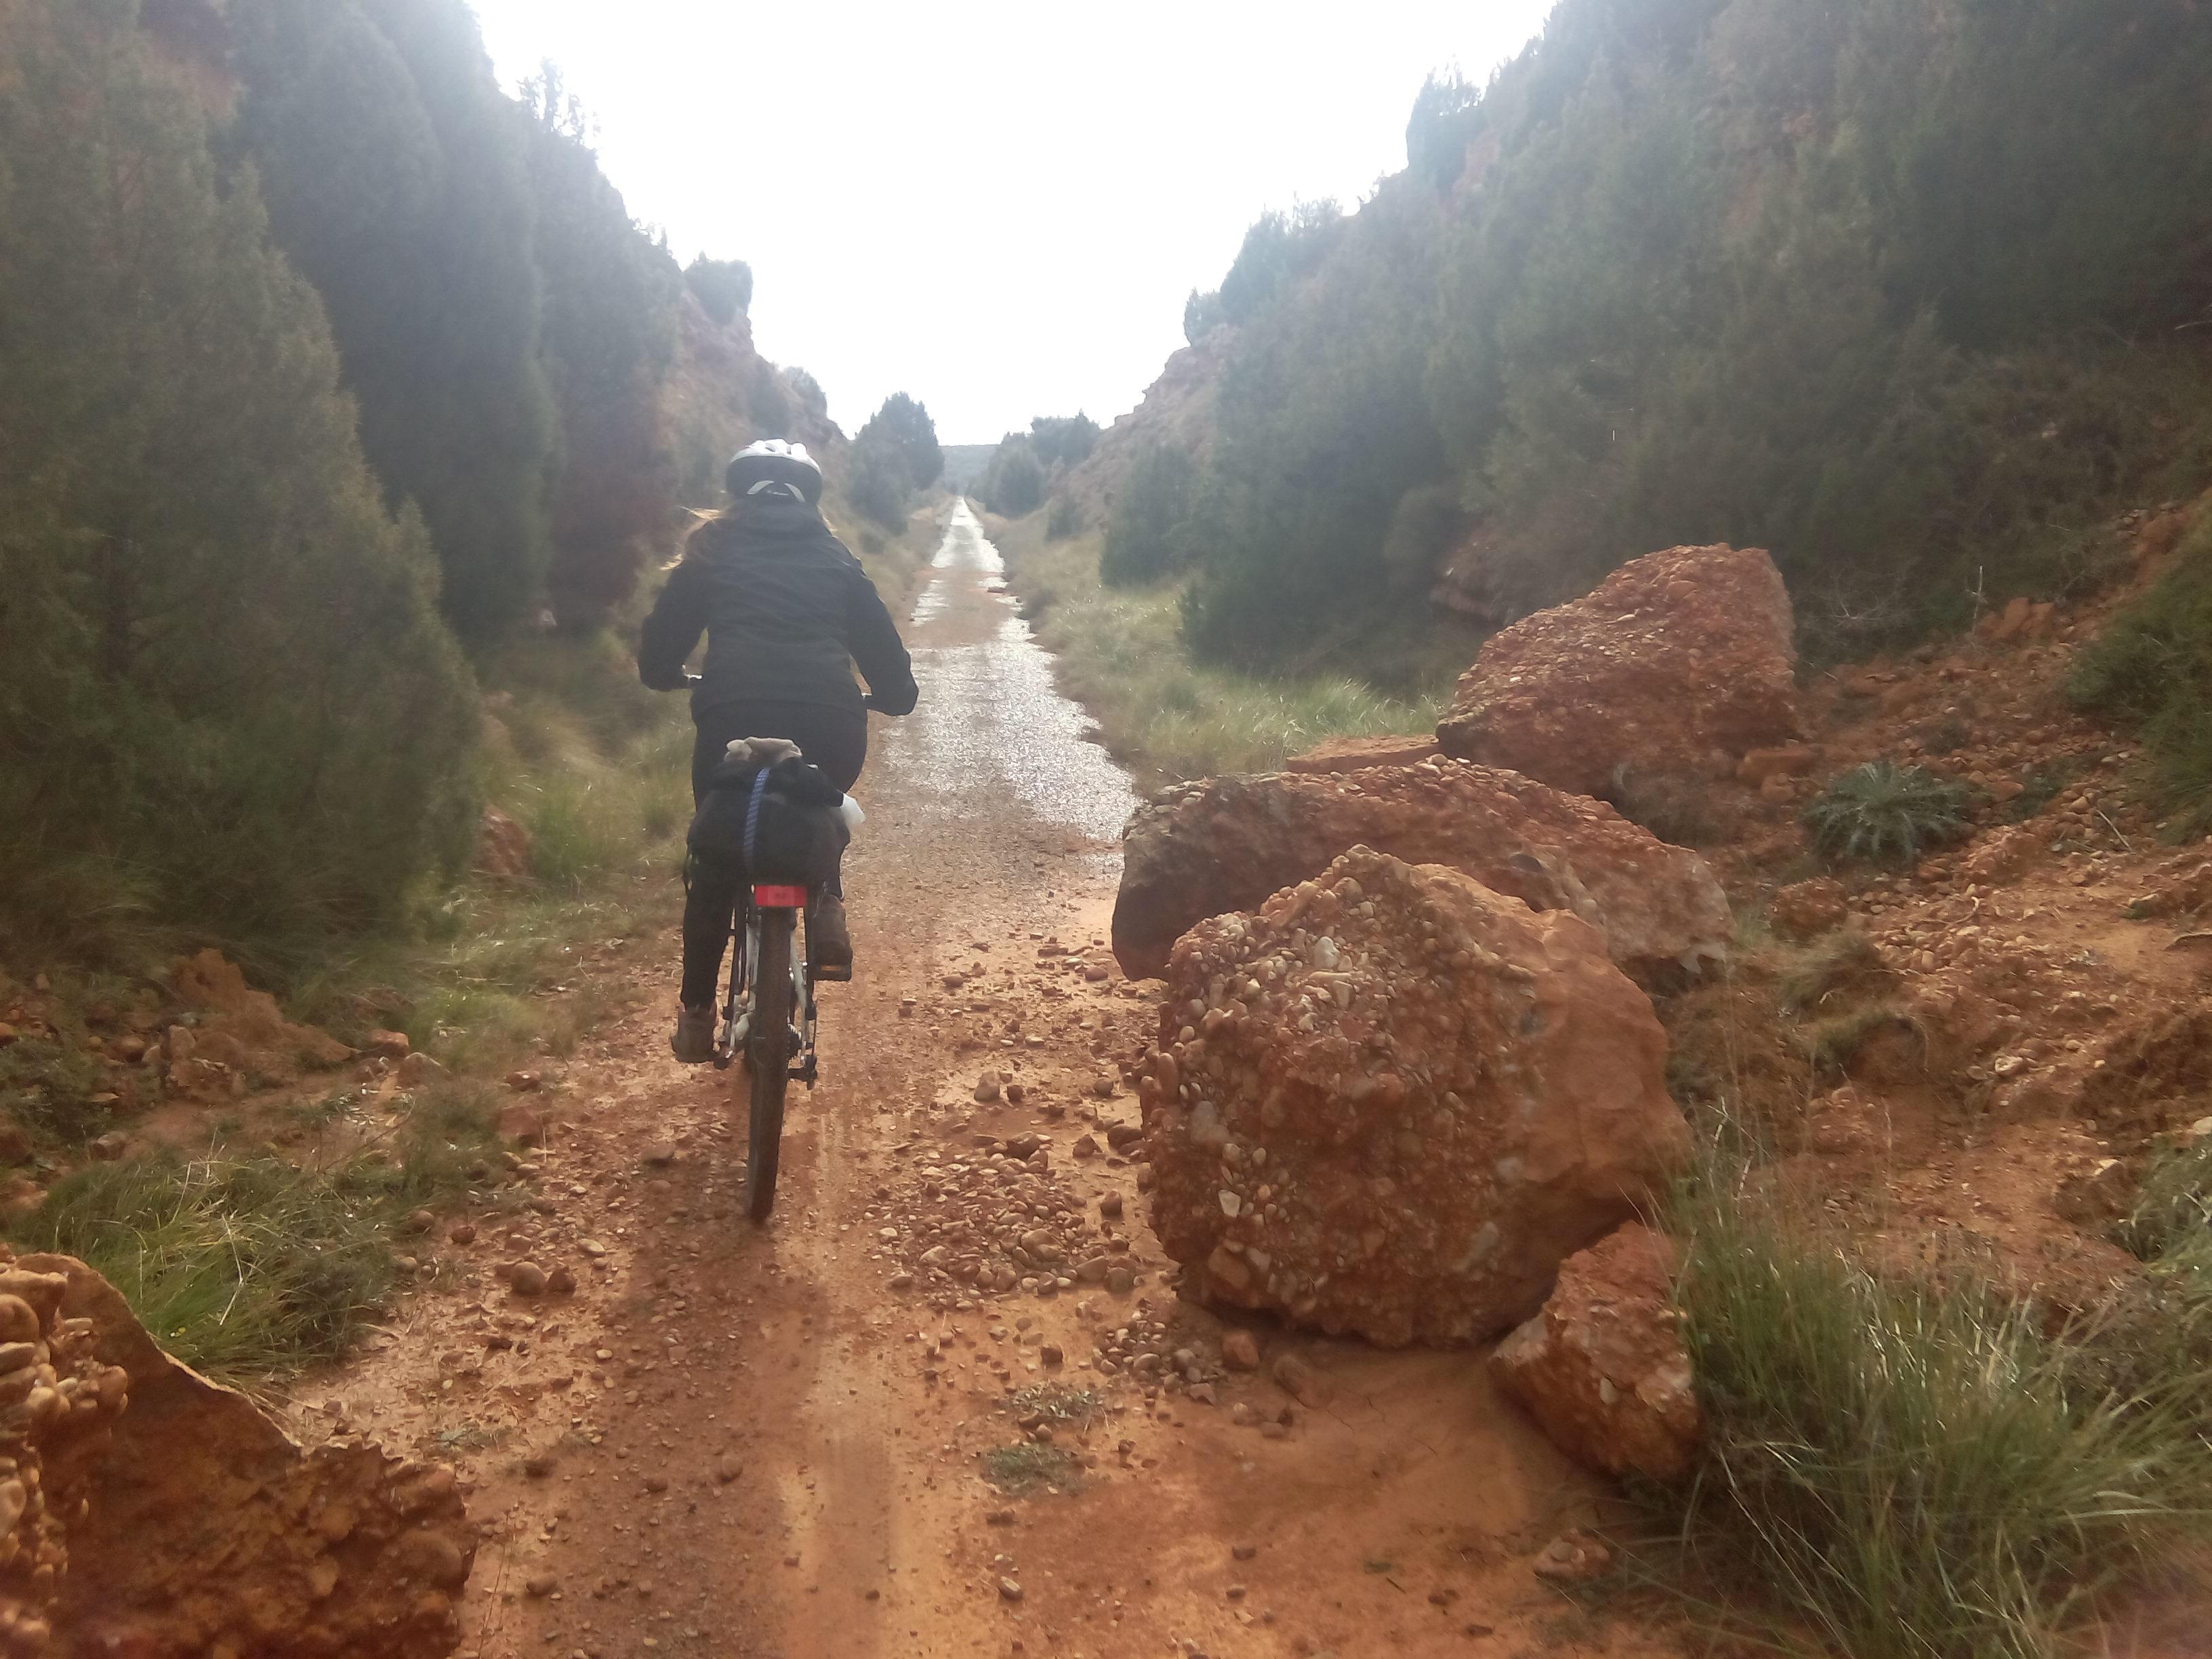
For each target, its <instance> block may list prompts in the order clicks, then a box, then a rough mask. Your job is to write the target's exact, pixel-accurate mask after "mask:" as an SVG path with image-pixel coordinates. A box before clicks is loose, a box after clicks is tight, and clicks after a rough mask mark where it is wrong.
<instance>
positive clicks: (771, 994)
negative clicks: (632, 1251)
mask: <svg viewBox="0 0 2212 1659" xmlns="http://www.w3.org/2000/svg"><path fill="white" fill-rule="evenodd" d="M791 925H792V913H791V912H790V911H788V910H763V911H762V912H761V918H760V963H759V965H758V968H757V970H756V973H755V975H754V979H753V1019H752V1030H751V1033H750V1035H749V1036H747V1038H746V1040H745V1042H746V1047H747V1049H748V1050H749V1055H748V1057H749V1058H750V1060H751V1062H752V1124H751V1137H750V1142H749V1145H748V1147H747V1152H746V1157H745V1208H746V1209H747V1210H748V1211H749V1212H750V1213H751V1215H752V1218H753V1219H754V1220H755V1221H766V1220H767V1219H768V1217H769V1211H770V1210H772V1209H774V1208H775V1171H776V1163H777V1159H778V1158H779V1157H780V1156H781V1152H782V1151H783V1095H784V1091H785V1090H786V1089H787V1088H788V1087H789V1086H790V1084H791V933H792V926H791Z"/></svg>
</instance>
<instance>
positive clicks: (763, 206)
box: [473, 0, 1549, 443]
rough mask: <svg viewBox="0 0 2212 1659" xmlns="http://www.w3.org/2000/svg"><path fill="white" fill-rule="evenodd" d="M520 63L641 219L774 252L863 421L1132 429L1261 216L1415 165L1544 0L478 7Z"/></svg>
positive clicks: (838, 407) (770, 338)
mask: <svg viewBox="0 0 2212 1659" xmlns="http://www.w3.org/2000/svg"><path fill="white" fill-rule="evenodd" d="M473 3H474V4H475V6H476V9H477V14H478V15H479V16H480V17H481V19H482V21H483V28H484V35H485V40H486V43H487V44H488V45H489V47H490V48H491V52H492V56H493V58H494V61H495V63H496V64H497V65H498V70H499V74H500V77H501V80H502V81H503V82H506V83H507V85H508V86H509V87H510V88H512V86H513V84H514V82H517V81H519V80H520V78H521V77H522V76H525V75H527V74H529V73H531V72H532V71H533V70H535V69H536V67H537V65H538V63H539V62H540V60H542V59H545V58H550V59H552V60H553V61H555V62H556V63H557V64H560V65H561V67H562V71H563V72H564V74H565V75H566V76H567V77H568V85H569V88H570V89H571V90H573V91H574V92H575V93H576V94H579V95H580V97H581V98H582V99H583V100H584V101H585V102H586V105H587V106H589V108H590V110H591V112H592V116H593V118H595V119H596V120H597V121H598V123H599V153H600V156H601V160H602V161H603V163H604V165H605V168H606V171H607V173H608V175H609V176H610V177H611V178H612V179H613V180H614V181H615V183H616V184H617V185H619V186H620V187H621V189H622V190H623V193H624V195H625V196H626V197H628V199H629V209H630V212H631V213H632V215H633V216H635V217H636V218H638V219H640V220H641V221H642V222H646V223H647V224H651V225H657V226H659V227H660V228H663V229H665V231H666V232H667V234H668V237H669V240H670V242H671V245H672V246H673V247H674V249H675V251H676V252H677V254H678V256H679V257H680V258H684V259H685V260H686V261H688V260H689V259H690V257H691V256H692V255H693V254H694V253H696V252H702V251H704V252H708V253H709V254H712V255H714V257H716V258H740V259H744V260H745V261H747V262H748V263H749V264H750V265H751V266H752V268H753V278H754V293H753V307H752V317H753V326H754V331H755V333H756V335H757V338H758V340H759V343H760V347H761V349H762V350H763V352H764V353H766V354H767V355H768V356H770V357H772V358H774V359H775V361H777V362H782V363H797V364H799V365H802V366H804V367H805V368H807V369H809V370H810V371H811V372H812V373H813V374H814V375H815V376H816V377H817V379H818V380H821V382H822V384H823V386H824V387H825V388H826V389H827V390H828V392H829V405H830V412H831V414H832V415H833V416H835V417H836V419H837V420H838V421H839V422H841V423H842V424H843V425H844V427H845V428H846V429H847V430H848V431H851V430H854V429H855V428H858V427H859V425H860V422H862V421H863V420H865V419H866V416H868V414H869V413H870V412H871V411H872V410H873V409H874V408H875V407H876V405H877V404H879V403H881V402H882V400H883V399H884V398H885V397H886V396H888V395H889V394H890V393H891V392H897V391H907V392H912V393H913V394H914V395H915V396H916V397H918V398H921V399H922V400H923V401H924V402H925V403H927V404H928V405H929V408H930V411H931V413H932V414H933V416H935V417H936V421H937V427H938V431H939V435H940V436H941V437H942V438H943V439H944V440H945V441H946V442H948V443H981V442H987V441H994V440H995V439H996V438H997V437H998V436H999V435H1000V434H1001V433H1002V432H1005V431H1006V430H1008V429H1010V428H1015V427H1020V426H1025V425H1026V424H1027V423H1028V422H1029V419H1030V416H1033V415H1064V414H1072V413H1073V412H1074V411H1075V410H1077V409H1078V408H1081V409H1084V410H1087V411H1088V412H1089V413H1090V414H1091V416H1094V417H1096V418H1097V419H1098V420H1099V421H1101V422H1109V421H1110V420H1111V419H1112V417H1113V416H1115V415H1116V414H1119V413H1120V412H1121V411H1122V410H1126V409H1128V408H1130V407H1132V406H1133V404H1135V402H1136V401H1137V399H1138V398H1139V396H1141V395H1142V393H1143V391H1144V388H1145V387H1146V386H1148V385H1149V384H1151V382H1152V380H1153V378H1154V377H1155V376H1156V375H1157V374H1158V372H1159V368H1160V365H1161V363H1162V362H1164V360H1165V358H1166V356H1167V355H1168V354H1169V353H1170V351H1172V350H1174V349H1176V347H1177V346H1179V345H1181V344H1182V307H1183V300H1184V297H1185V296H1186V295H1188V293H1189V292H1190V290H1191V289H1193V288H1194V287H1197V288H1208V289H1210V288H1212V287H1214V286H1215V285H1216V284H1217V283H1218V282H1219V281H1220V279H1221V275H1222V272H1223V271H1224V270H1226V269H1227V268H1228V264H1229V262H1230V260H1231V258H1234V257H1235V254H1236V252H1237V243H1238V242H1239V240H1241V239H1242V237H1243V233H1244V228H1245V227H1246V226H1247V225H1248V224H1249V223H1250V222H1251V221H1252V220H1253V219H1255V217H1257V216H1259V215H1260V213H1261V212H1262V211H1263V210H1266V209H1268V208H1271V207H1285V206H1288V205H1290V204H1291V203H1292V202H1293V201H1296V200H1297V199H1300V198H1304V199H1313V198H1316V197H1330V196H1333V197H1337V198H1338V199H1340V201H1342V202H1343V203H1344V204H1346V206H1347V207H1350V206H1352V205H1353V204H1355V203H1356V202H1357V201H1358V198H1359V197H1361V196H1362V195H1363V194H1364V193H1365V192H1366V191H1367V190H1368V189H1369V188H1370V186H1371V185H1373V183H1374V181H1375V180H1376V179H1377V178H1378V177H1380V176H1381V175H1382V174H1383V173H1390V172H1395V171H1396V170H1397V169H1398V168H1400V167H1403V166H1404V165H1405V127H1406V117H1407V112H1408V111H1409V109H1410V108H1411V107H1412V105H1413V95H1414V94H1415V93H1416V92H1417V91H1419V88H1420V84H1421V81H1422V77H1423V76H1425V75H1426V74H1427V73H1428V72H1429V71H1430V70H1432V69H1437V68H1440V67H1443V66H1446V65H1449V64H1457V65H1459V66H1460V68H1461V69H1462V70H1463V71H1464V72H1465V73H1467V74H1468V76H1469V77H1470V78H1473V79H1477V80H1480V79H1482V78H1485V77H1486V76H1487V75H1488V74H1489V71H1490V70H1491V69H1492V68H1493V67H1494V66H1495V65H1496V64H1498V63H1499V62H1501V61H1503V60H1504V59H1505V58H1509V57H1510V56H1512V55H1513V54H1514V53H1516V52H1518V51H1519V50H1520V49H1521V47H1522V46H1523V45H1524V44H1525V43H1526V42H1527V41H1528V40H1529V39H1530V37H1532V36H1533V35H1534V34H1535V33H1537V32H1538V30H1539V29H1540V28H1541V26H1542V21H1543V17H1544V15H1545V13H1546V12H1547V10H1548V9H1549V0H1488V3H1485V0H1457V3H1443V0H1378V3H1370V4H1366V5H1350V6H1347V5H1341V4H1339V5H1328V6H1323V5H1316V4H1310V3H1304V0H1297V3H1277V4H1258V3H1246V0H1236V3H1224V0H1182V3H1179V4H1174V3H1168V4H1163V3H1155V0H1127V3H1118V4H1110V3H1109V4H1090V5H1080V6H1078V5H1066V4H1059V5H1054V4H1050V3H1046V4H1036V3H1027V4H1023V3H1002V0H973V3H963V0H952V3H948V4H945V5H939V6H921V5H895V6H879V5H877V4H874V3H870V0H854V3H848V4H845V5H842V6H808V5H805V4H795V3H794V4H785V5H780V6H773V7H771V6H765V5H760V4H757V3H749V0H473Z"/></svg>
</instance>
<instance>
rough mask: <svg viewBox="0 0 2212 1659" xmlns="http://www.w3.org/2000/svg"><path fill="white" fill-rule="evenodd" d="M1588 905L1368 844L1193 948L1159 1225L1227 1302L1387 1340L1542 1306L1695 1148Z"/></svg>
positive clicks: (1500, 1326)
mask: <svg viewBox="0 0 2212 1659" xmlns="http://www.w3.org/2000/svg"><path fill="white" fill-rule="evenodd" d="M1665 1051H1666V1040H1665V1036H1664V1035H1663V1033H1662V1030H1661V1029H1660V1026H1659V1024H1658V1021H1657V1019H1656V1017H1655V1016H1654V1014H1653V1013H1652V1011H1651V1006H1650V1001H1649V1000H1648V999H1647V998H1646V997H1645V996H1644V994H1643V993H1642V992H1641V991H1639V990H1638V989H1637V988H1636V987H1635V986H1634V985H1633V984H1632V983H1631V982H1630V981H1628V980H1627V979H1626V976H1624V975H1622V974H1621V973H1620V970H1619V969H1616V968H1615V967H1614V966H1613V964H1612V963H1611V962H1610V961H1609V960H1608V959H1607V956H1606V954H1605V951H1604V948H1603V943H1602V940H1601V937H1600V936H1599V934H1598V933H1596V932H1595V929H1593V928H1591V927H1589V925H1588V924H1587V923H1585V922H1583V921H1581V920H1579V919H1578V918H1577V917H1575V916H1572V915H1565V914H1563V913H1559V912H1552V913H1547V914H1542V915H1539V914H1537V913H1535V912H1533V911H1531V910H1530V909H1529V908H1528V907H1527V906H1526V905H1525V904H1523V903H1522V902H1520V901H1519V900H1517V899H1513V898H1508V897H1505V896H1502V895H1499V894H1498V893H1494V892H1492V891H1491V890H1488V889H1486V888H1485V887H1483V886H1482V885H1481V884H1479V883H1478V882H1476V881H1475V880H1474V879H1473V878H1470V877H1468V876H1467V875H1465V874H1463V873H1462V872H1458V871H1455V870H1449V869H1444V868H1442V867H1440V866H1409V865H1407V864H1405V863H1404V862H1402V861H1401V860H1397V859H1394V858H1391V857H1389V856H1388V855H1387V854H1379V853H1376V852H1372V851H1370V850H1368V849H1366V848H1358V849H1355V850H1354V851H1353V852H1352V853H1350V854H1346V856H1345V857H1344V858H1342V859H1340V860H1338V861H1337V862H1336V863H1335V864H1334V865H1332V866H1330V867H1329V868H1328V870H1327V871H1326V872H1324V873H1323V874H1322V876H1321V877H1320V878H1316V879H1314V880H1310V881H1305V882H1302V883H1300V884H1298V885H1297V886H1296V887H1294V888H1291V889H1289V890H1285V891H1284V892H1281V893H1279V894H1278V895H1276V896H1275V897H1273V899H1271V900H1269V901H1268V902H1267V903H1266V904H1265V905H1264V906H1262V907H1261V908H1260V909H1259V910H1258V911H1257V912H1256V913H1255V914H1254V915H1249V916H1243V915H1237V916H1225V917H1220V918H1217V919H1216V920H1213V921H1208V922H1205V923H1202V924H1200V926H1199V927H1196V928H1194V929H1193V930H1192V931H1191V932H1190V933H1188V935H1186V936H1185V937H1184V939H1182V941H1181V942H1180V943H1179V944H1178V945H1176V951H1175V954H1174V957H1173V959H1172V961H1171V963H1170V969H1169V994H1168V998H1167V1003H1166V1007H1165V1009H1164V1012H1163V1015H1162V1019H1161V1036H1160V1042H1159V1047H1158V1051H1157V1053H1156V1054H1154V1055H1153V1056H1152V1061H1151V1069H1150V1075H1149V1076H1148V1077H1147V1078H1146V1079H1145V1081H1144V1083H1143V1084H1142V1085H1141V1091H1142V1096H1143V1099H1144V1103H1145V1109H1146V1140H1145V1150H1146V1156H1147V1157H1148V1158H1150V1160H1151V1162H1152V1165H1153V1167H1154V1170H1156V1172H1157V1182H1158V1185H1157V1189H1156V1191H1155V1194H1154V1201H1153V1215H1152V1221H1153V1226H1154V1229H1155V1231H1157V1232H1158V1235H1159V1237H1160V1240H1161V1243H1162V1244H1163V1245H1164V1248H1165V1249H1166V1250H1167V1252H1168V1254H1169V1255H1170V1256H1172V1257H1174V1258H1175V1259H1176V1260H1177V1261H1181V1262H1183V1263H1184V1264H1186V1266H1187V1267H1188V1269H1189V1270H1190V1273H1191V1275H1192V1280H1193V1282H1194V1285H1195V1287H1196V1288H1197V1290H1198V1291H1199V1293H1200V1295H1201V1296H1203V1297H1207V1298H1209V1299H1212V1300H1214V1301H1217V1302H1223V1303H1229V1304H1237V1305H1240V1306H1244V1307H1249V1308H1266V1309H1272V1310H1278V1311H1279V1312H1280V1313H1282V1314H1283V1315H1284V1316H1286V1317H1287V1318H1289V1319H1291V1321H1293V1322H1297V1323H1299V1324H1302V1325H1305V1326H1310V1327H1313V1328H1319V1329H1321V1330H1323V1331H1327V1332H1329V1333H1332V1334H1337V1333H1346V1332H1349V1333H1353V1334H1358V1335H1361V1336H1364V1337H1366V1338H1368V1339H1369V1340H1372V1341H1375V1342H1376V1343H1379V1344H1383V1345H1385V1346H1400V1345H1403V1344H1406V1343H1408V1342H1413V1341H1420V1342H1426V1343H1431V1344H1437V1345H1449V1344H1458V1343H1467V1342H1474V1341H1480V1340H1484V1339H1486V1338H1488V1337H1492V1336H1495V1335H1497V1334H1498V1333H1500V1332H1502V1331H1504V1330H1505V1329H1507V1328H1510V1327H1511V1326H1513V1325H1516V1324H1517V1323H1519V1322H1522V1320H1525V1319H1527V1318H1528V1316H1530V1315H1532V1314H1533V1313H1534V1312H1535V1310H1537V1308H1538V1307H1539V1306H1540V1305H1541V1303H1542V1301H1543V1298H1544V1297H1545V1294H1546V1293H1547V1291H1549V1290H1550V1289H1551V1286H1552V1284H1553V1278H1554V1276H1555V1275H1556V1273H1557V1272H1558V1269H1559V1263H1560V1261H1562V1260H1563V1259H1564V1258H1565V1256H1566V1255H1569V1254H1570V1253H1571V1252H1573V1251H1575V1250H1577V1249H1582V1248H1583V1247H1584V1246H1587V1245H1589V1244H1591V1243H1595V1241H1596V1240H1598V1239H1599V1238H1601V1237H1603V1236H1604V1235H1605V1233H1606V1232H1607V1231H1609V1230H1610V1229H1611V1228H1613V1226H1615V1225H1618V1224H1619V1223H1620V1221H1621V1220H1623V1219H1624V1218H1626V1217H1627V1216H1628V1215H1629V1214H1630V1213H1631V1212H1632V1209H1633V1207H1634V1206H1635V1204H1636V1203H1637V1201H1638V1200H1639V1199H1641V1198H1643V1197H1644V1196H1645V1195H1646V1194H1649V1193H1650V1191H1651V1189H1652V1188H1654V1187H1655V1185H1656V1184H1657V1183H1660V1182H1664V1181H1665V1179H1666V1178H1667V1177H1668V1175H1669V1173H1670V1172H1672V1171H1673V1170H1674V1169H1676V1168H1677V1167H1678V1166H1679V1165H1680V1162H1681V1160H1682V1159H1683V1158H1686V1155H1687V1153H1688V1151H1689V1144H1690V1137H1689V1129H1688V1126H1687V1124H1686V1122H1685V1121H1684V1120H1683V1118H1682V1115H1681V1114H1680V1111H1679V1110H1677V1109H1676V1108H1675V1106H1674V1103H1673V1102H1672V1101H1671V1100H1670V1099H1668V1096H1667V1092H1666V1089H1665V1087H1664V1085H1663V1082H1662V1070H1663V1066H1664V1059H1665Z"/></svg>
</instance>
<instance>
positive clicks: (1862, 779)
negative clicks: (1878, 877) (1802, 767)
mask: <svg viewBox="0 0 2212 1659" xmlns="http://www.w3.org/2000/svg"><path fill="white" fill-rule="evenodd" d="M1971 799H1972V792H1971V791H1969V790H1968V789H1967V787H1966V785H1964V784H1962V783H1960V782H1957V781H1954V780H1953V779H1950V778H1945V777H1942V776H1939V775H1936V773H1934V772H1931V771H1929V770H1928V769H1927V768H1925V767H1922V766H1899V765H1898V764H1896V763H1894V762H1892V761H1869V762H1868V763H1866V764H1865V765H1863V766H1859V767H1854V768H1853V769H1851V770H1850V771H1848V772H1846V773H1844V775H1842V776H1840V777H1838V778H1836V779H1834V780H1833V781H1831V782H1830V783H1829V785H1828V787H1826V788H1825V789H1823V790H1822V791H1821V792H1820V798H1819V799H1817V800H1815V801H1814V803H1813V804H1812V805H1810V806H1808V807H1807V808H1806V809H1805V823H1806V824H1807V826H1808V828H1810V829H1811V830H1812V831H1813V840H1814V845H1815V846H1817V847H1818V848H1820V851H1821V852H1822V853H1824V854H1826V855H1827V856H1828V857H1830V858H1832V859H1863V860H1867V861H1869V862H1870V863H1911V861H1913V860H1916V859H1917V858H1919V857H1920V855H1921V854H1923V853H1924V852H1927V851H1928V850H1929V849H1930V848H1935V847H1939V846H1942V845H1943V844H1945V843H1946V842H1953V841H1956V840H1957V839H1959V837H1960V836H1963V835H1965V834H1966V829H1967V823H1966V808H1967V805H1968V804H1969V802H1970V801H1971Z"/></svg>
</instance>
